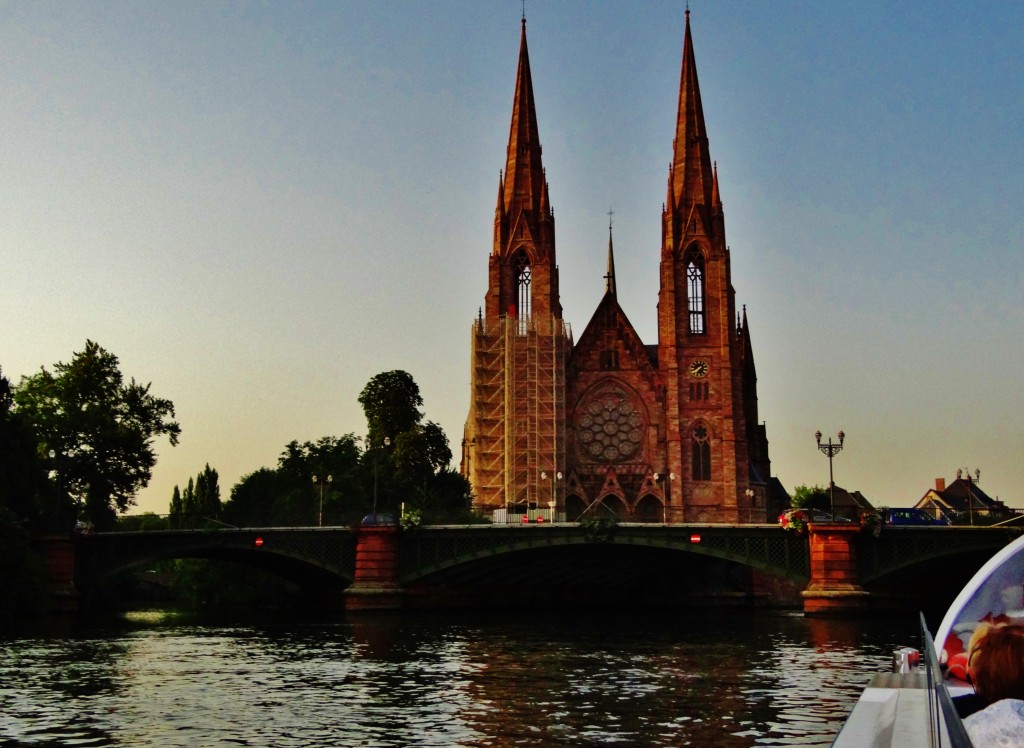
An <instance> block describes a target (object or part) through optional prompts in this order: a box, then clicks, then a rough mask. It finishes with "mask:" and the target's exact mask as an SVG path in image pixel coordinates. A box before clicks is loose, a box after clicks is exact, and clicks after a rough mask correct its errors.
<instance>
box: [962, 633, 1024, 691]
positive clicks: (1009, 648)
mask: <svg viewBox="0 0 1024 748" xmlns="http://www.w3.org/2000/svg"><path fill="white" fill-rule="evenodd" d="M967 651H968V653H969V654H968V663H969V664H968V667H969V669H970V673H971V680H972V681H973V683H974V690H975V691H976V692H977V694H978V696H980V697H981V698H982V699H984V700H985V701H986V702H988V703H990V704H991V703H994V702H996V701H1000V700H1001V699H1024V626H1021V625H1006V626H993V625H991V624H987V623H983V624H981V625H979V626H978V628H977V629H976V630H975V631H974V634H973V635H972V636H971V642H970V644H969V645H968V648H967Z"/></svg>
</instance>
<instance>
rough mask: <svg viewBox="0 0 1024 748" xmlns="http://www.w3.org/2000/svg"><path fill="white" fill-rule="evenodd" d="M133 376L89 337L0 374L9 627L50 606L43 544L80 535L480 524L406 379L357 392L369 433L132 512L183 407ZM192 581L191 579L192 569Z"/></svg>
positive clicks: (1, 545) (1, 574)
mask: <svg viewBox="0 0 1024 748" xmlns="http://www.w3.org/2000/svg"><path fill="white" fill-rule="evenodd" d="M150 390H151V385H150V384H140V383H138V382H136V381H135V380H134V379H126V378H125V376H124V375H123V374H122V373H121V370H120V365H119V362H118V359H117V357H116V356H114V355H113V354H112V353H110V352H109V351H106V350H105V349H103V348H102V347H101V346H100V345H98V344H97V343H95V342H93V341H91V340H87V341H86V344H85V348H84V349H83V350H82V351H80V352H76V353H74V354H73V356H72V358H71V360H70V361H68V362H67V363H65V362H58V363H56V364H55V365H54V366H53V367H52V369H47V368H46V367H41V368H40V370H39V371H38V372H37V373H35V374H33V375H31V376H23V377H22V378H21V380H20V381H19V382H18V383H17V384H16V385H13V384H12V383H11V382H10V380H9V379H7V377H5V376H4V374H3V371H2V370H0V588H2V589H3V590H4V595H5V605H4V606H0V624H2V623H3V622H4V619H5V617H16V616H18V615H20V612H21V611H25V610H31V609H34V608H36V607H38V606H39V605H40V604H42V603H41V602H40V594H39V591H40V589H42V588H43V587H44V585H43V584H42V583H41V580H42V579H44V576H43V566H42V564H41V563H40V561H39V559H37V558H36V556H35V555H34V553H33V551H32V538H33V537H34V536H37V535H40V534H45V533H50V532H57V533H70V532H72V531H74V530H76V529H77V530H79V531H88V530H108V529H115V528H117V529H162V528H209V527H214V526H224V525H228V526H236V527H245V526H257V525H259V526H270V525H273V526H311V525H320V524H322V525H350V524H355V523H358V522H359V521H360V520H361V519H362V518H363V517H364V516H365V515H366V514H368V513H371V512H373V511H378V512H381V513H390V514H393V515H397V514H399V513H400V511H401V509H402V507H403V505H404V508H405V513H406V517H407V520H408V521H411V522H416V521H438V522H439V521H447V522H465V521H473V520H474V517H473V515H472V513H471V512H470V510H469V506H470V495H469V485H468V483H467V482H466V480H465V479H464V478H463V477H462V476H461V475H459V474H458V473H457V472H456V471H454V470H452V469H451V468H450V466H449V463H450V462H451V458H452V453H451V449H450V446H449V442H448V438H447V437H446V436H445V434H444V431H443V430H442V429H441V427H440V426H438V425H437V424H436V423H434V422H433V421H428V420H425V419H424V415H423V412H422V410H421V408H422V405H423V399H422V397H421V395H420V391H419V387H418V386H417V385H416V383H415V381H414V380H413V378H412V377H411V376H410V375H409V374H408V373H406V372H404V371H390V372H384V373H382V374H378V375H377V376H375V377H373V378H372V379H371V380H370V381H369V382H368V383H367V385H366V386H365V387H364V388H363V390H362V392H361V393H360V395H359V403H360V404H361V405H362V408H363V412H364V414H365V415H366V421H367V435H366V436H365V437H358V436H356V435H355V434H354V433H351V432H350V433H346V434H344V435H343V436H324V437H321V438H319V439H317V440H316V441H306V442H301V443H300V442H299V441H297V440H296V441H292V442H290V443H289V444H287V445H285V446H284V449H283V451H282V453H281V455H280V457H279V458H278V461H277V465H275V466H273V467H261V468H258V469H256V470H255V471H254V472H252V473H250V474H248V475H246V476H244V477H243V478H242V479H241V480H240V481H239V482H238V483H237V484H236V485H235V486H233V487H232V488H231V491H230V496H229V497H228V498H227V499H226V500H224V499H223V498H222V496H221V487H220V484H219V476H218V474H217V471H216V470H215V469H213V468H212V467H210V465H209V464H207V465H206V466H205V467H204V468H203V470H201V471H200V472H199V473H198V474H197V475H196V476H195V477H194V478H190V479H189V481H188V482H187V483H186V484H185V485H184V488H183V489H182V488H179V487H177V486H176V487H175V489H174V492H173V495H172V496H171V497H170V506H169V510H168V514H167V515H166V516H157V515H154V514H148V515H128V516H126V515H125V513H126V511H127V510H128V509H129V508H131V507H132V506H134V505H135V496H136V494H137V492H138V491H139V489H141V488H143V487H145V486H146V485H148V484H149V481H150V478H151V477H152V471H153V467H154V465H155V464H156V452H155V447H154V445H155V442H156V440H157V439H158V438H160V437H167V439H168V441H169V443H170V444H171V445H172V446H174V445H176V444H177V442H178V437H179V435H180V433H181V428H180V426H179V425H178V423H177V422H176V421H175V420H174V405H173V403H172V402H171V401H170V400H167V399H164V398H160V397H157V396H156V395H154V394H153V393H152V392H151V391H150ZM185 576H187V575H185Z"/></svg>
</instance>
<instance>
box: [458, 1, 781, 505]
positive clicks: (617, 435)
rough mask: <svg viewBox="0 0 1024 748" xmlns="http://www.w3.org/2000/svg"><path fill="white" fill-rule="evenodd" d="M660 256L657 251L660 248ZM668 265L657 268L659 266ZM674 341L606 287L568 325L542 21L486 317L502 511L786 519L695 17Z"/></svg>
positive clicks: (469, 450)
mask: <svg viewBox="0 0 1024 748" xmlns="http://www.w3.org/2000/svg"><path fill="white" fill-rule="evenodd" d="M652 254H653V252H652ZM654 259H655V258H654V257H651V261H652V262H653V261H654ZM657 259H658V262H659V267H660V273H659V277H660V289H659V291H658V299H657V310H658V316H657V320H658V323H657V329H658V341H657V343H656V344H650V343H645V342H644V341H642V340H641V339H640V337H639V336H638V334H637V333H636V331H635V330H634V328H633V326H632V324H630V321H629V318H628V317H627V316H626V313H625V312H624V311H623V309H622V308H621V307H620V306H619V302H618V299H617V296H616V286H615V277H616V276H615V260H614V254H613V246H612V237H611V229H610V227H609V240H608V266H607V273H606V275H605V293H604V296H603V298H602V299H601V302H600V303H599V304H598V307H597V309H596V310H595V312H594V314H593V316H592V317H591V319H590V322H589V323H588V324H587V326H586V327H585V328H584V330H583V332H582V334H581V335H580V336H579V339H578V340H576V341H574V339H573V335H572V332H571V328H570V326H569V324H568V323H567V322H566V321H565V320H563V318H562V306H561V303H560V301H559V290H558V289H559V274H558V272H559V271H558V263H557V259H556V254H555V216H554V212H553V210H552V206H551V199H550V195H549V193H548V182H547V177H546V174H545V171H544V166H543V163H542V160H541V143H540V135H539V131H538V127H537V112H536V108H535V104H534V98H533V83H532V78H531V72H530V58H529V53H528V51H527V44H526V20H525V18H524V19H523V21H522V31H521V39H520V47H519V66H518V71H517V73H516V83H515V98H514V102H513V107H512V123H511V128H510V132H509V140H508V151H507V155H506V161H505V168H504V170H503V171H502V172H501V173H500V175H499V179H498V196H497V205H496V207H495V211H494V236H493V247H492V250H491V253H490V257H489V258H488V271H489V272H488V287H487V292H486V295H485V300H484V305H483V307H481V309H480V311H479V313H478V315H477V318H476V319H475V320H474V321H473V326H472V335H471V339H472V340H471V385H470V387H471V393H470V406H469V416H468V419H467V421H466V427H465V433H464V437H463V442H462V460H461V470H462V473H463V474H464V475H465V476H466V477H467V478H468V479H469V482H470V484H471V485H472V489H473V508H474V509H475V510H477V511H479V512H482V513H487V514H490V515H493V516H496V517H500V516H505V517H512V516H517V515H522V516H524V517H531V516H533V517H537V516H539V517H544V518H564V519H567V520H569V521H576V520H583V519H587V518H590V517H602V516H604V517H608V516H610V517H614V518H616V519H617V520H619V521H626V522H628V521H637V522H733V523H747V522H765V521H767V520H774V514H773V512H774V511H775V510H774V507H773V496H774V495H776V494H777V492H778V490H779V488H781V487H779V486H778V484H777V482H776V481H773V480H772V479H771V462H770V460H769V457H768V438H767V433H766V430H765V426H764V425H763V424H761V423H759V422H758V415H757V374H756V370H755V368H754V354H753V347H752V344H751V335H750V326H749V324H748V322H747V314H746V310H745V308H744V309H743V310H742V311H739V310H737V307H736V300H735V291H734V290H733V287H732V282H731V279H730V278H731V273H730V250H729V248H728V245H727V244H726V240H725V216H724V213H723V210H722V200H721V196H720V194H719V183H718V170H717V166H716V165H715V164H714V162H712V160H711V153H710V147H709V142H708V136H707V132H706V130H705V126H704V113H703V109H702V106H701V98H700V86H699V85H698V81H697V65H696V61H695V56H694V49H693V41H692V39H691V34H690V12H689V10H687V11H686V26H685V33H684V37H683V58H682V69H681V74H680V80H679V104H678V110H677V115H676V129H675V138H674V142H673V144H672V160H671V166H670V168H669V173H668V186H667V190H666V195H665V202H664V205H663V206H662V214H661V251H660V256H659V257H658V258H657Z"/></svg>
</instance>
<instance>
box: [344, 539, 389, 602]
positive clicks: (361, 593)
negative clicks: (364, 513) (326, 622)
mask: <svg viewBox="0 0 1024 748" xmlns="http://www.w3.org/2000/svg"><path fill="white" fill-rule="evenodd" d="M402 595H403V589H402V585H401V584H399V582H398V527H397V526H396V525H363V526H361V527H360V528H359V536H358V538H357V539H356V570H355V580H354V581H353V582H352V585H351V586H350V587H349V588H348V589H347V590H345V610H397V609H398V608H401V607H402Z"/></svg>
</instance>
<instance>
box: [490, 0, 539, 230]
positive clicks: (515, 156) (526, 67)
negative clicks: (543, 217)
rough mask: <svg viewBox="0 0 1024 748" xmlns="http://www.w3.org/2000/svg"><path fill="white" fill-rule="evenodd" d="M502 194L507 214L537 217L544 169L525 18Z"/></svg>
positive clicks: (520, 40)
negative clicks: (526, 213) (528, 213)
mask: <svg viewBox="0 0 1024 748" xmlns="http://www.w3.org/2000/svg"><path fill="white" fill-rule="evenodd" d="M503 193H504V194H503V195H502V197H501V199H502V202H503V208H504V211H505V213H506V214H513V213H518V212H519V210H526V211H530V212H533V213H534V214H535V215H536V216H537V217H539V214H540V210H541V199H542V195H543V193H544V166H543V164H542V163H541V147H540V135H539V134H538V130H537V110H536V107H535V105H534V100H533V78H532V76H531V74H530V53H529V50H528V49H527V46H526V19H525V18H523V21H522V32H521V35H520V39H519V69H518V70H517V72H516V94H515V101H514V102H513V104H512V124H511V127H510V129H509V136H508V155H507V157H506V161H505V183H504V190H503ZM545 197H546V196H545Z"/></svg>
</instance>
